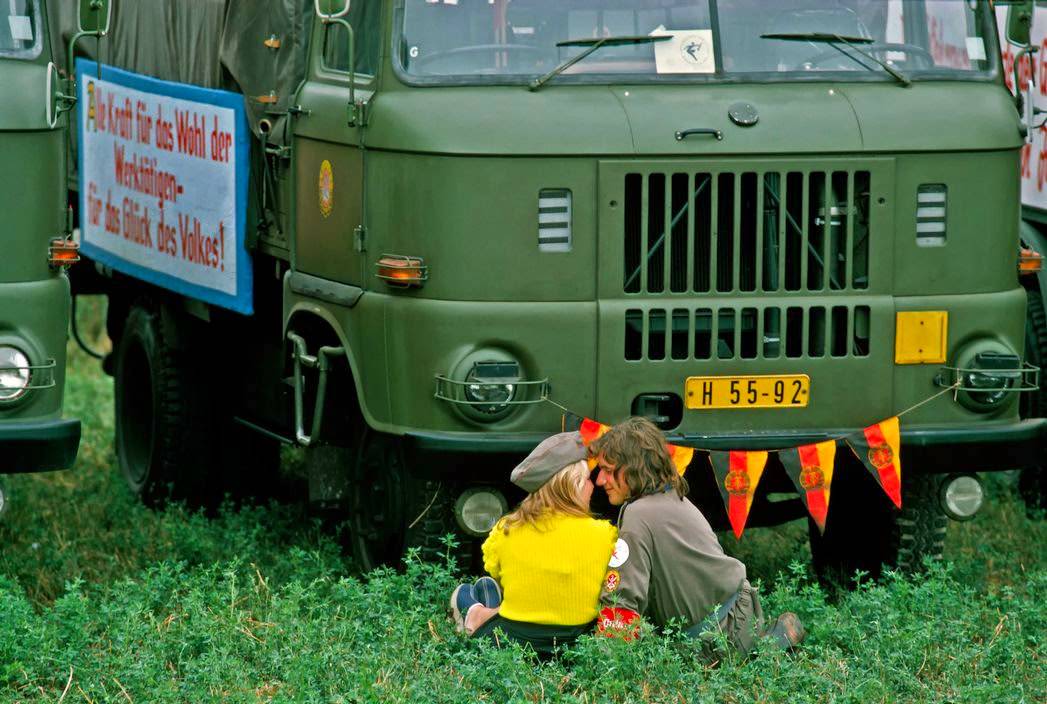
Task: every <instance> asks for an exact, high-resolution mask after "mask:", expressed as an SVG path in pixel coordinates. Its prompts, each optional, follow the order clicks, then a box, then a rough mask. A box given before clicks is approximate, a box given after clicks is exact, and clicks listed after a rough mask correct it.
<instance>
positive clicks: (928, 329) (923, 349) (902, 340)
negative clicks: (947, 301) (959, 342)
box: [894, 310, 949, 364]
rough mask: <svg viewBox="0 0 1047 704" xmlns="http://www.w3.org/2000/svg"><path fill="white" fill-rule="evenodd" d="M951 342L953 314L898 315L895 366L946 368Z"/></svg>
mask: <svg viewBox="0 0 1047 704" xmlns="http://www.w3.org/2000/svg"><path fill="white" fill-rule="evenodd" d="M948 342H949V313H948V312H947V311H944V310H914V311H905V312H902V313H898V317H897V319H896V322H895V330H894V363H895V364H942V363H943V362H945V354H946V346H947V345H948Z"/></svg>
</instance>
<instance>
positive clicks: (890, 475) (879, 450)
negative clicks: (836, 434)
mask: <svg viewBox="0 0 1047 704" xmlns="http://www.w3.org/2000/svg"><path fill="white" fill-rule="evenodd" d="M846 440H847V444H848V445H850V446H851V450H853V451H854V454H855V455H857V456H858V459H860V460H861V461H862V464H864V465H865V467H866V468H867V469H868V470H869V471H870V472H871V473H872V475H873V477H874V478H875V479H876V482H877V483H878V484H879V485H880V487H881V488H882V489H883V490H884V492H885V493H886V494H887V496H889V497H891V501H893V502H894V505H895V506H897V507H898V508H901V507H902V460H901V454H900V451H901V434H900V433H899V431H898V416H895V417H894V418H889V419H887V420H885V421H881V422H879V423H876V424H875V425H870V426H869V427H868V428H866V429H865V430H863V431H862V432H860V433H855V434H854V435H850V436H848V437H847V438H846Z"/></svg>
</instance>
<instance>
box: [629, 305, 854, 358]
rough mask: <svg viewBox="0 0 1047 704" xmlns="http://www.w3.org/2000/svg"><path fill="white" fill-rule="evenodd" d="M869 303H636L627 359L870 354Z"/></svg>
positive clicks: (836, 356) (632, 310) (799, 356)
mask: <svg viewBox="0 0 1047 704" xmlns="http://www.w3.org/2000/svg"><path fill="white" fill-rule="evenodd" d="M869 353H870V344H869V307H868V306H863V305H856V306H843V305H839V306H820V305H808V306H785V307H778V306H767V307H762V308H760V307H756V306H746V307H743V308H736V307H733V306H720V307H717V308H711V307H709V308H697V309H694V310H693V312H692V311H691V310H690V309H686V308H671V309H669V308H657V307H655V308H649V309H640V308H632V309H629V310H628V311H626V314H625V359H626V360H627V361H642V360H647V361H664V360H667V359H668V360H672V361H691V360H711V359H720V360H729V359H742V360H758V359H779V358H781V357H785V358H787V359H801V358H806V359H817V358H821V357H827V356H828V357H835V358H858V357H868V356H869Z"/></svg>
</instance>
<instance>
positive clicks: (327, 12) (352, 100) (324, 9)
mask: <svg viewBox="0 0 1047 704" xmlns="http://www.w3.org/2000/svg"><path fill="white" fill-rule="evenodd" d="M314 2H315V4H316V14H317V16H318V17H319V18H320V22H321V23H322V24H323V26H324V42H323V45H326V44H327V40H326V39H327V33H328V32H330V31H331V27H332V25H336V24H337V25H341V26H342V27H345V32H346V35H347V37H348V40H349V41H348V50H349V126H350V127H356V126H357V125H359V124H360V123H361V122H362V121H363V107H362V106H360V105H357V104H356V79H355V77H356V35H355V33H354V32H353V27H352V25H350V24H349V22H348V21H347V20H345V19H343V18H344V17H345V16H346V15H348V14H349V3H350V0H314Z"/></svg>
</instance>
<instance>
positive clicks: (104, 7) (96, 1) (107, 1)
mask: <svg viewBox="0 0 1047 704" xmlns="http://www.w3.org/2000/svg"><path fill="white" fill-rule="evenodd" d="M346 4H347V5H348V4H349V3H348V2H346ZM112 19H113V4H112V0H80V14H79V15H78V17H77V21H78V22H79V24H80V31H81V32H86V33H89V34H94V35H98V36H101V35H104V34H108V33H109V22H110V20H112Z"/></svg>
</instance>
